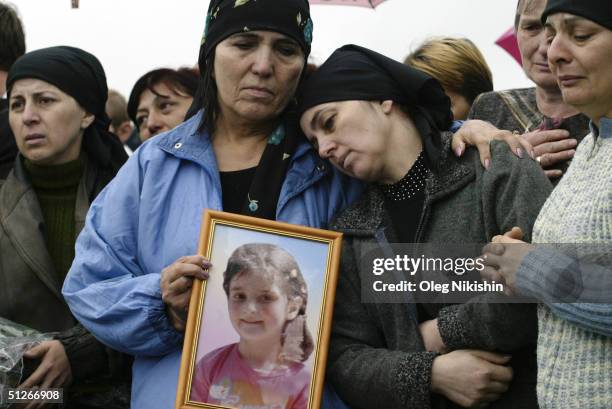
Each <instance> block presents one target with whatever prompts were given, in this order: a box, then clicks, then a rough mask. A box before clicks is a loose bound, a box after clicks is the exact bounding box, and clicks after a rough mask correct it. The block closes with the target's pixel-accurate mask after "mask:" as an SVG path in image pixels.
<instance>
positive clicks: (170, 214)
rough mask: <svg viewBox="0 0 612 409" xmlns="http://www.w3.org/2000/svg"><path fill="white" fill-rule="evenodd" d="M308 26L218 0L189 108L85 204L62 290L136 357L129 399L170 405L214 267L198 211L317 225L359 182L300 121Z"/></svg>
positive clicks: (305, 19) (277, 10) (283, 13)
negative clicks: (202, 289) (198, 290)
mask: <svg viewBox="0 0 612 409" xmlns="http://www.w3.org/2000/svg"><path fill="white" fill-rule="evenodd" d="M280 3H282V7H280V6H279V4H280ZM312 29H313V25H312V20H311V18H310V11H309V5H308V1H307V0H283V1H282V2H281V1H279V0H257V1H255V0H239V1H236V0H212V1H211V2H210V5H209V9H208V13H207V15H206V28H205V33H204V37H203V39H202V44H201V47H200V56H199V66H200V75H201V78H200V85H199V90H198V92H197V94H196V97H195V98H194V105H193V109H192V111H193V112H194V115H193V116H192V117H191V118H190V119H188V120H186V121H185V122H184V123H183V124H181V125H179V126H178V127H176V128H174V129H172V130H170V131H168V132H166V133H163V134H160V135H157V136H155V137H153V138H151V140H150V141H148V142H147V143H146V144H144V145H143V146H142V148H140V149H139V150H138V151H137V152H135V154H134V155H133V156H132V157H131V158H130V159H129V160H128V162H127V163H126V165H125V166H124V167H123V168H122V169H121V171H120V172H119V174H118V176H117V177H116V178H115V180H114V181H113V182H112V183H111V184H110V185H109V187H108V189H106V190H104V191H103V192H102V193H101V195H100V196H99V197H98V199H97V200H96V201H95V202H94V203H93V204H92V207H91V210H90V213H89V215H88V218H87V223H86V225H85V228H84V230H83V233H82V234H81V236H80V237H79V240H78V241H77V245H76V257H75V260H74V263H73V264H72V267H71V270H70V272H69V273H68V276H67V278H66V281H65V284H64V287H63V295H64V296H65V298H66V300H67V302H68V304H69V306H70V308H71V310H72V311H73V313H74V314H75V316H76V317H77V318H78V319H79V321H81V322H82V323H83V325H84V326H85V327H87V328H88V329H89V330H90V331H91V332H92V333H93V334H95V335H96V337H98V338H99V339H100V340H102V341H103V342H104V343H106V344H108V345H110V346H112V347H114V348H116V349H118V350H121V351H123V352H126V353H129V354H131V355H134V356H135V360H134V370H133V389H132V390H133V394H132V407H133V408H135V409H138V408H147V409H156V408H160V409H162V408H163V409H167V408H168V407H171V406H172V405H173V403H174V397H175V393H176V388H177V378H178V371H179V363H180V355H181V348H180V346H181V343H182V339H183V331H184V328H185V320H186V316H187V313H186V312H187V307H188V303H189V298H190V294H191V287H192V285H193V280H194V278H198V279H205V278H206V277H207V274H206V272H205V270H206V269H207V268H208V267H209V266H210V264H209V263H208V261H207V260H205V259H204V258H203V257H202V256H199V255H195V254H196V248H197V240H198V237H199V229H200V224H201V223H200V222H201V220H202V211H203V209H206V208H209V209H217V210H219V209H223V210H225V211H228V212H233V213H241V214H246V215H250V216H255V217H259V218H265V219H272V220H280V221H285V222H288V223H292V224H297V225H303V226H311V227H324V226H326V225H327V224H328V222H329V221H330V220H331V218H332V216H333V215H334V214H335V213H337V212H338V211H340V210H341V209H343V208H345V207H346V206H347V205H348V204H349V203H351V202H352V201H353V200H354V199H355V198H356V197H357V195H358V194H359V192H361V190H362V186H361V184H360V183H359V182H357V181H355V180H350V178H348V177H347V176H345V175H343V174H342V173H341V172H339V171H337V170H336V169H334V168H333V167H331V166H329V165H328V164H327V163H326V162H325V161H324V160H322V159H320V158H319V157H318V156H317V154H316V152H315V151H314V149H313V148H312V146H311V145H310V144H309V143H308V141H307V140H305V139H304V138H303V136H301V135H300V134H299V132H298V131H297V129H296V126H297V124H296V120H295V116H294V113H293V111H294V109H295V103H294V100H293V97H294V92H295V90H296V89H297V87H298V84H299V83H300V80H301V79H302V77H303V73H304V68H305V66H306V62H307V58H308V55H309V53H310V43H311V41H312ZM485 145H486V148H488V140H487V142H486V143H485ZM160 273H161V275H160Z"/></svg>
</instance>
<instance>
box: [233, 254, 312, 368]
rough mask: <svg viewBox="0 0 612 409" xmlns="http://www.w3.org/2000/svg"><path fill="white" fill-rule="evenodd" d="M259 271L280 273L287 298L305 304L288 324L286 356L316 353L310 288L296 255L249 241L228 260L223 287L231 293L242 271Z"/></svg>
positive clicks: (296, 358) (300, 357) (292, 358)
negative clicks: (310, 322)
mask: <svg viewBox="0 0 612 409" xmlns="http://www.w3.org/2000/svg"><path fill="white" fill-rule="evenodd" d="M254 272H258V273H261V274H266V275H273V276H274V277H275V278H276V277H280V278H281V280H282V285H283V288H284V290H285V292H286V293H287V298H290V299H291V298H295V297H299V298H301V299H302V305H301V306H300V310H299V311H298V315H297V316H296V317H295V318H294V319H293V320H291V321H288V322H287V323H286V324H285V328H284V332H283V339H282V340H281V342H282V345H283V351H282V354H283V358H284V359H287V360H290V361H296V362H303V361H305V360H306V359H308V357H309V356H310V354H311V353H312V350H313V348H314V343H313V340H312V335H311V334H310V331H309V330H308V327H307V325H306V305H307V303H308V288H307V286H306V281H305V280H304V277H303V276H302V272H301V271H300V267H299V266H298V264H297V262H296V261H295V258H294V257H293V256H292V255H291V254H290V253H289V252H288V251H287V250H285V249H283V248H281V247H279V246H276V245H274V244H267V243H248V244H243V245H242V246H240V247H238V248H237V249H236V250H234V252H233V253H232V254H231V256H230V257H229V259H228V260H227V267H226V269H225V271H224V272H223V289H224V290H225V294H226V295H227V296H228V297H229V292H230V283H231V281H232V279H234V278H235V277H237V276H240V275H242V274H252V273H254Z"/></svg>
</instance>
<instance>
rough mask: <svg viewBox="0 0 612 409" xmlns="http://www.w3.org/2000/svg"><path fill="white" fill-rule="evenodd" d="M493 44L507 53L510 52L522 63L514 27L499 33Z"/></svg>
mask: <svg viewBox="0 0 612 409" xmlns="http://www.w3.org/2000/svg"><path fill="white" fill-rule="evenodd" d="M495 44H497V45H498V46H500V47H501V48H503V49H504V50H505V51H506V52H507V53H508V54H510V55H511V56H512V57H513V58H514V59H515V60H516V62H518V63H519V64H520V65H522V60H521V52H520V51H519V48H518V42H517V41H516V32H515V31H514V27H510V28H509V29H508V30H507V31H506V32H505V33H504V34H502V35H501V37H499V38H498V39H497V40H496V41H495Z"/></svg>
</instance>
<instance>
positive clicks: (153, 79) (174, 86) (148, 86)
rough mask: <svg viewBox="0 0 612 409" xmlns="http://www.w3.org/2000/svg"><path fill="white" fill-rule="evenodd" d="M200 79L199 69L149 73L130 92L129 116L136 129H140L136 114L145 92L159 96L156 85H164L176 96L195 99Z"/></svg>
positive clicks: (161, 70) (163, 69) (161, 69)
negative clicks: (180, 95) (186, 96)
mask: <svg viewBox="0 0 612 409" xmlns="http://www.w3.org/2000/svg"><path fill="white" fill-rule="evenodd" d="M199 78H200V72H199V70H198V69H197V68H188V67H183V68H179V69H178V70H173V69H171V68H158V69H155V70H153V71H149V72H147V73H146V74H145V75H143V76H142V77H140V78H139V79H138V81H136V84H134V87H133V88H132V92H130V98H129V100H128V106H127V111H128V115H129V116H130V118H131V119H132V121H133V122H134V124H136V127H138V123H137V121H136V112H138V105H139V104H140V97H141V95H142V93H143V92H144V91H145V90H149V91H151V92H152V93H154V94H156V95H157V92H156V91H155V89H154V88H155V86H156V85H158V84H162V83H163V84H165V85H166V86H168V88H170V89H171V90H172V92H174V93H175V94H184V95H188V96H190V97H195V95H196V90H197V88H198V80H199Z"/></svg>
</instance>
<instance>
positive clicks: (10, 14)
mask: <svg viewBox="0 0 612 409" xmlns="http://www.w3.org/2000/svg"><path fill="white" fill-rule="evenodd" d="M24 54H25V35H24V33H23V26H22V24H21V20H19V16H18V15H17V11H16V10H15V8H13V7H11V6H10V5H8V4H6V3H2V2H0V70H2V71H8V70H9V69H10V68H11V65H13V63H14V62H15V60H17V58H19V57H21V56H22V55H24Z"/></svg>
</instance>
